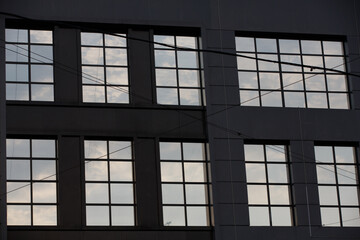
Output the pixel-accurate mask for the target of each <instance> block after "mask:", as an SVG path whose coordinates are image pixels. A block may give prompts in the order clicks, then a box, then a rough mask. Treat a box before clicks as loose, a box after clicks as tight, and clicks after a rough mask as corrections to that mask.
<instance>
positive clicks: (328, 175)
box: [316, 165, 336, 184]
mask: <svg viewBox="0 0 360 240" xmlns="http://www.w3.org/2000/svg"><path fill="white" fill-rule="evenodd" d="M316 172H317V180H318V183H320V184H321V183H323V184H327V183H329V184H335V183H336V181H335V169H334V166H332V165H317V166H316Z"/></svg>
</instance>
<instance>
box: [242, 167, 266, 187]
mask: <svg viewBox="0 0 360 240" xmlns="http://www.w3.org/2000/svg"><path fill="white" fill-rule="evenodd" d="M245 166H246V181H247V182H249V183H252V182H257V183H266V173H265V165H264V164H252V163H246V165H245Z"/></svg>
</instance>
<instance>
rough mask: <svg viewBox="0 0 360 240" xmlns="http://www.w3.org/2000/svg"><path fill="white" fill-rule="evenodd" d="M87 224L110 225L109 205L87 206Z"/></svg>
mask: <svg viewBox="0 0 360 240" xmlns="http://www.w3.org/2000/svg"><path fill="white" fill-rule="evenodd" d="M86 225H87V226H109V207H108V206H86Z"/></svg>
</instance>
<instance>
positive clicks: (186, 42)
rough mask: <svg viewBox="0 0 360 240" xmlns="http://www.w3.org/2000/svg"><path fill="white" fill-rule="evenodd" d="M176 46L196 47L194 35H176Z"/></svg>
mask: <svg viewBox="0 0 360 240" xmlns="http://www.w3.org/2000/svg"><path fill="white" fill-rule="evenodd" d="M176 46H177V47H180V48H192V49H194V48H196V37H182V36H176Z"/></svg>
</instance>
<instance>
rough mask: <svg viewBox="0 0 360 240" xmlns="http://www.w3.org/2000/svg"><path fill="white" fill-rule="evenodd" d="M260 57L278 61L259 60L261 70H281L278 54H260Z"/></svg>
mask: <svg viewBox="0 0 360 240" xmlns="http://www.w3.org/2000/svg"><path fill="white" fill-rule="evenodd" d="M258 58H259V59H267V60H271V61H276V62H268V61H261V60H258V65H259V70H260V71H279V63H277V61H278V60H279V59H278V56H277V55H273V54H258Z"/></svg>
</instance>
